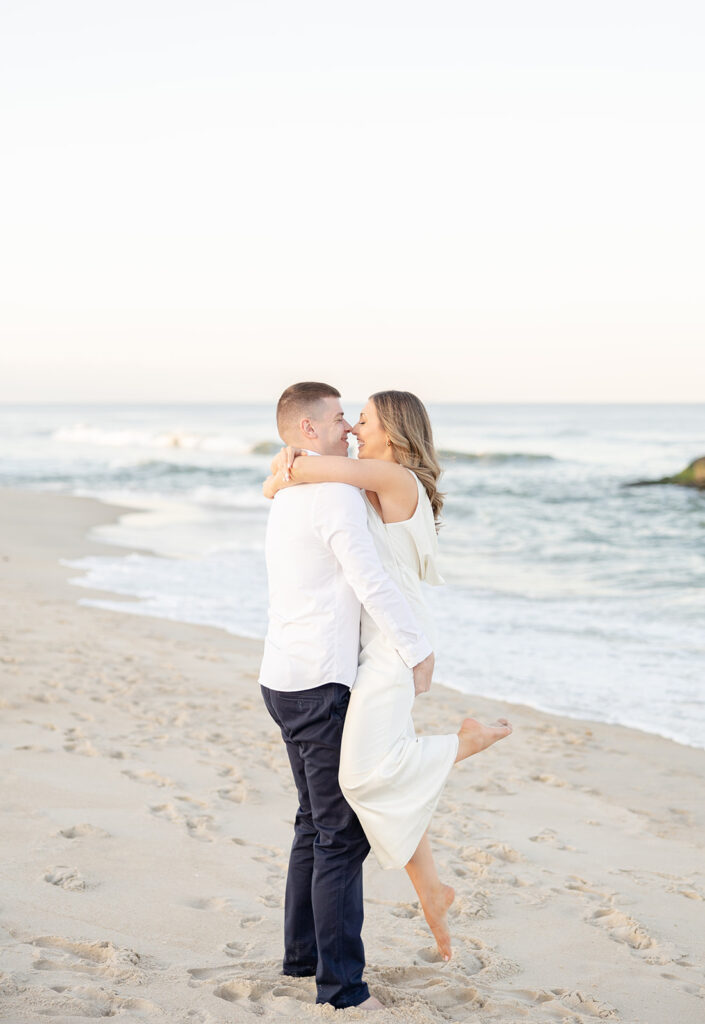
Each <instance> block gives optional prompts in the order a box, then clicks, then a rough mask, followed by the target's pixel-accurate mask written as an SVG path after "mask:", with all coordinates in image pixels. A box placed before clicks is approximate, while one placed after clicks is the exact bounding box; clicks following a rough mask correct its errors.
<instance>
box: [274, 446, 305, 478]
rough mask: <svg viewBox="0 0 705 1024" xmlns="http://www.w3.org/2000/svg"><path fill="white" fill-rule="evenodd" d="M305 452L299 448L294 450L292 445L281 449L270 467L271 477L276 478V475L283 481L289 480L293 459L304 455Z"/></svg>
mask: <svg viewBox="0 0 705 1024" xmlns="http://www.w3.org/2000/svg"><path fill="white" fill-rule="evenodd" d="M305 454H306V452H305V451H303V450H302V449H301V448H294V447H292V445H287V447H286V448H282V450H281V451H280V452H279V454H278V455H275V456H274V458H273V459H272V464H271V465H270V467H269V468H270V470H271V471H272V476H276V475H277V473H281V474H282V478H283V479H284V480H291V475H292V468H293V465H294V459H295V458H296V457H297V456H298V455H305Z"/></svg>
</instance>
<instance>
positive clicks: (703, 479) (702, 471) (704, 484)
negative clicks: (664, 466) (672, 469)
mask: <svg viewBox="0 0 705 1024" xmlns="http://www.w3.org/2000/svg"><path fill="white" fill-rule="evenodd" d="M653 484H678V485H679V486H680V487H697V488H698V490H701V491H702V490H705V456H702V457H701V458H699V459H695V460H694V461H693V462H691V464H690V465H689V466H686V468H685V469H684V470H682V471H681V472H680V473H676V475H675V476H663V477H661V479H660V480H636V481H635V482H634V483H631V484H625V485H624V486H625V487H650V486H652V485H653Z"/></svg>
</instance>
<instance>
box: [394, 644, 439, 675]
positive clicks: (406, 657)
mask: <svg viewBox="0 0 705 1024" xmlns="http://www.w3.org/2000/svg"><path fill="white" fill-rule="evenodd" d="M397 652H398V654H399V657H400V658H401V660H402V661H403V662H404V664H405V665H406V667H407V668H414V667H415V666H416V665H418V664H419V662H421V661H423V660H424V658H427V657H428V656H429V654H433V648H432V647H431V645H430V643H429V642H428V640H427V639H426V637H425V636H422V637H421V639H420V640H417V642H416V643H415V644H411V645H410V646H409V647H407V646H406V645H404V647H403V648H402V647H397Z"/></svg>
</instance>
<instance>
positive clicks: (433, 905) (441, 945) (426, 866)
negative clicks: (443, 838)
mask: <svg viewBox="0 0 705 1024" xmlns="http://www.w3.org/2000/svg"><path fill="white" fill-rule="evenodd" d="M406 872H407V874H408V876H409V878H410V879H411V884H412V885H413V887H414V889H416V892H417V894H418V897H419V900H420V901H421V908H422V910H423V913H424V917H425V918H426V923H427V924H428V926H429V928H430V929H431V931H432V932H433V937H434V939H435V940H436V945H437V946H438V952H439V953H440V954H441V956H442V957H443V959H444V960H450V958H451V956H452V954H453V950H452V949H451V945H450V932H449V931H448V923H447V921H446V914H447V912H448V907H449V906H450V905H451V903H452V902H453V900H454V899H455V890H454V889H452V888H451V886H449V885H444V884H443V882H441V880H440V878H439V877H438V872H437V871H436V865H435V863H434V860H433V853H432V852H431V844H430V842H429V841H428V833H427V832H425V833H424V835H423V838H422V839H421V842H420V843H419V845H418V846H417V847H416V851H415V853H414V855H413V856H412V858H411V860H410V861H409V863H408V864H407V865H406Z"/></svg>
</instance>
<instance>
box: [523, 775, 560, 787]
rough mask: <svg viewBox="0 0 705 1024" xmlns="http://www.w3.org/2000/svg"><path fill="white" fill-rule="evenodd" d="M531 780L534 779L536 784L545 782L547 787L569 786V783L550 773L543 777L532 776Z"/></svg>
mask: <svg viewBox="0 0 705 1024" xmlns="http://www.w3.org/2000/svg"><path fill="white" fill-rule="evenodd" d="M531 778H532V779H533V781H534V782H543V783H544V785H546V786H567V785H568V783H567V782H566V781H565V779H560V778H558V776H557V775H550V774H549V773H544V774H542V775H532V776H531Z"/></svg>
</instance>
